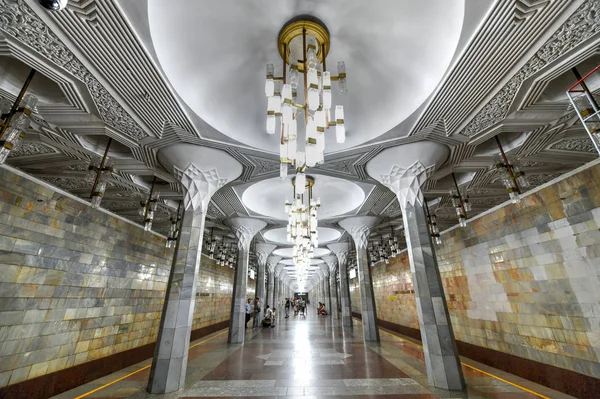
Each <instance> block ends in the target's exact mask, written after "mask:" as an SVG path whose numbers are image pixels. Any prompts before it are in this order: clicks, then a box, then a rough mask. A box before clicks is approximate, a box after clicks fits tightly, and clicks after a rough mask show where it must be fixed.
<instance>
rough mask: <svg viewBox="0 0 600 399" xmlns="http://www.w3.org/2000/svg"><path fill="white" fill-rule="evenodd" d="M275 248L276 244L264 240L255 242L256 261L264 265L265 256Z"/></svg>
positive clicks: (265, 261)
mask: <svg viewBox="0 0 600 399" xmlns="http://www.w3.org/2000/svg"><path fill="white" fill-rule="evenodd" d="M275 248H277V245H273V244H267V243H264V242H259V243H258V244H256V257H257V258H258V262H259V263H260V264H261V265H265V264H266V263H267V258H268V257H269V255H271V252H273V250H274V249H275Z"/></svg>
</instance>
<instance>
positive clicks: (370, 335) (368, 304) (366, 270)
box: [339, 216, 379, 341]
mask: <svg viewBox="0 0 600 399" xmlns="http://www.w3.org/2000/svg"><path fill="white" fill-rule="evenodd" d="M378 223H379V219H378V218H376V217H374V216H358V217H352V218H348V219H344V220H342V221H340V222H339V225H340V226H341V227H342V228H343V229H344V230H346V231H347V232H348V233H349V234H350V235H351V236H352V239H353V240H354V245H355V247H356V260H357V263H358V283H359V285H360V305H361V314H362V326H363V338H364V340H365V341H379V329H378V328H377V307H376V305H375V292H374V291H373V280H372V279H371V268H370V267H369V261H368V259H367V244H368V241H369V234H370V233H371V229H372V228H373V227H374V226H376V225H377V224H378Z"/></svg>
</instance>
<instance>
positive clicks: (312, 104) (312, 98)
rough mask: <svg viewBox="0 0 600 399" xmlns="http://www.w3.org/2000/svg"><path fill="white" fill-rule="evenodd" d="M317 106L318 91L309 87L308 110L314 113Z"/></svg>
mask: <svg viewBox="0 0 600 399" xmlns="http://www.w3.org/2000/svg"><path fill="white" fill-rule="evenodd" d="M319 105H320V104H319V89H317V88H314V87H310V88H309V89H308V109H310V110H311V111H315V110H317V109H318V108H319Z"/></svg>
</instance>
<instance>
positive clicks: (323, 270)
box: [319, 263, 329, 278]
mask: <svg viewBox="0 0 600 399" xmlns="http://www.w3.org/2000/svg"><path fill="white" fill-rule="evenodd" d="M319 268H320V269H321V274H322V276H323V278H329V266H328V265H327V264H323V263H321V264H320V265H319Z"/></svg>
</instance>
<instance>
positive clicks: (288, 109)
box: [281, 103, 294, 124]
mask: <svg viewBox="0 0 600 399" xmlns="http://www.w3.org/2000/svg"><path fill="white" fill-rule="evenodd" d="M293 118H294V110H293V109H292V104H288V103H283V105H282V106H281V121H282V122H283V123H285V124H289V123H291V122H292V120H293Z"/></svg>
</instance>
